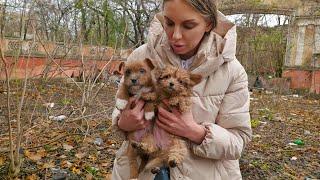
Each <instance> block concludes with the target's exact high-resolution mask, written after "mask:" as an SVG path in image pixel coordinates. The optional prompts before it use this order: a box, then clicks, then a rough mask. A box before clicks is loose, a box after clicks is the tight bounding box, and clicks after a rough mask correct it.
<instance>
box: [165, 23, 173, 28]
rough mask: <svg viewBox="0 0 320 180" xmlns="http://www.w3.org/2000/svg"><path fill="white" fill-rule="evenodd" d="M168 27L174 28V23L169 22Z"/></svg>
mask: <svg viewBox="0 0 320 180" xmlns="http://www.w3.org/2000/svg"><path fill="white" fill-rule="evenodd" d="M166 25H167V26H169V27H172V26H174V23H171V22H167V23H166Z"/></svg>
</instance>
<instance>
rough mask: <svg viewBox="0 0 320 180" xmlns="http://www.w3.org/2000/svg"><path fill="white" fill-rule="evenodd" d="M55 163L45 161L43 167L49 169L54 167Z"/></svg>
mask: <svg viewBox="0 0 320 180" xmlns="http://www.w3.org/2000/svg"><path fill="white" fill-rule="evenodd" d="M54 167H55V164H54V163H53V162H49V163H44V164H43V166H42V168H43V169H49V168H54Z"/></svg>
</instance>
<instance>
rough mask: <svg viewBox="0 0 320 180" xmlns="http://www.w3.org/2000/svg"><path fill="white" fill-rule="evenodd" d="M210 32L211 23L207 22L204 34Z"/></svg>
mask: <svg viewBox="0 0 320 180" xmlns="http://www.w3.org/2000/svg"><path fill="white" fill-rule="evenodd" d="M211 30H212V22H211V21H207V26H206V32H210V31H211Z"/></svg>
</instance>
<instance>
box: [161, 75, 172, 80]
mask: <svg viewBox="0 0 320 180" xmlns="http://www.w3.org/2000/svg"><path fill="white" fill-rule="evenodd" d="M168 78H170V76H169V75H165V76H163V77H162V79H168Z"/></svg>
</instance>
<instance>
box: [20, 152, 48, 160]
mask: <svg viewBox="0 0 320 180" xmlns="http://www.w3.org/2000/svg"><path fill="white" fill-rule="evenodd" d="M24 155H25V156H26V157H27V158H29V159H30V160H32V161H39V160H40V159H42V158H43V157H45V156H46V152H45V150H40V151H37V152H30V151H28V150H26V151H25V152H24Z"/></svg>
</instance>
